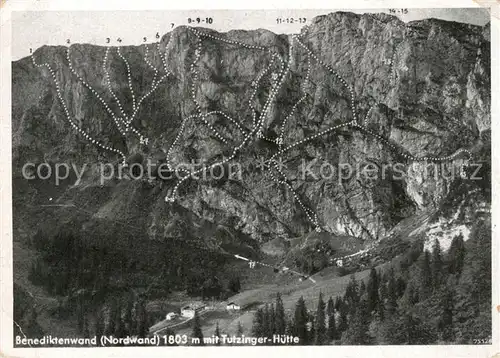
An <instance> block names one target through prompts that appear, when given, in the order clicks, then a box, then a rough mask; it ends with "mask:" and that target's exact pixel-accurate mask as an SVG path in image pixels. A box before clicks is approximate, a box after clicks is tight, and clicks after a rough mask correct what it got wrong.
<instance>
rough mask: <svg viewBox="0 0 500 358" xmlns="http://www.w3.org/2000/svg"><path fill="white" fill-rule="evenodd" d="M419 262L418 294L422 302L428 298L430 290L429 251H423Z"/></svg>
mask: <svg viewBox="0 0 500 358" xmlns="http://www.w3.org/2000/svg"><path fill="white" fill-rule="evenodd" d="M419 261H420V262H419V267H420V277H419V284H420V285H419V293H420V296H421V298H422V300H425V299H427V298H428V297H429V295H430V292H431V288H432V272H431V259H430V254H429V251H427V250H425V251H424V253H423V254H422V255H421V258H420V259H419Z"/></svg>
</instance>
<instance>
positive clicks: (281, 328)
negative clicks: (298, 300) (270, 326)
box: [275, 292, 286, 334]
mask: <svg viewBox="0 0 500 358" xmlns="http://www.w3.org/2000/svg"><path fill="white" fill-rule="evenodd" d="M275 311H276V312H275V313H276V319H275V326H276V334H284V333H285V329H286V317H285V308H284V307H283V301H282V300H281V295H280V293H279V292H278V294H277V295H276V310H275Z"/></svg>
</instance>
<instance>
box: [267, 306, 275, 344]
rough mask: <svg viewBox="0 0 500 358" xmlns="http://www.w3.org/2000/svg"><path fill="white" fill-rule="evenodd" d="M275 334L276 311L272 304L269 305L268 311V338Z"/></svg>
mask: <svg viewBox="0 0 500 358" xmlns="http://www.w3.org/2000/svg"><path fill="white" fill-rule="evenodd" d="M274 333H276V310H275V309H274V303H271V307H270V309H269V337H271V336H272V335H273V334H274Z"/></svg>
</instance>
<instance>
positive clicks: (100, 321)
mask: <svg viewBox="0 0 500 358" xmlns="http://www.w3.org/2000/svg"><path fill="white" fill-rule="evenodd" d="M103 334H104V317H103V316H102V313H101V311H99V312H98V313H97V317H96V320H95V336H96V337H97V342H99V344H100V342H101V337H102V335H103Z"/></svg>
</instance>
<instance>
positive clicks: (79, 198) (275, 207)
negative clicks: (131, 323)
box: [12, 12, 490, 241]
mask: <svg viewBox="0 0 500 358" xmlns="http://www.w3.org/2000/svg"><path fill="white" fill-rule="evenodd" d="M200 33H201V34H202V35H201V36H200ZM241 44H246V46H242V45H241ZM489 48H490V44H489V28H488V27H485V28H482V27H478V26H473V25H466V24H459V23H451V22H445V21H440V20H434V19H432V20H424V21H417V22H411V23H408V24H405V23H403V22H401V21H400V20H398V19H397V18H395V17H391V16H388V15H383V14H378V15H373V14H371V15H355V14H352V13H342V12H337V13H333V14H329V15H325V16H321V17H317V18H316V19H314V20H313V22H312V24H311V25H310V26H308V27H307V28H306V29H304V30H303V31H302V33H301V34H300V36H298V37H297V38H295V37H292V36H288V35H277V34H274V33H271V32H269V31H266V30H257V31H230V32H228V33H222V34H221V33H217V32H214V31H212V30H208V29H202V28H200V29H197V30H194V31H193V30H192V29H188V28H186V27H179V28H176V29H175V30H174V31H172V32H171V33H169V34H166V35H165V36H163V38H162V39H161V41H160V42H159V43H158V45H156V44H150V45H147V46H146V45H142V46H138V47H123V48H121V49H120V51H119V52H118V51H117V48H115V47H111V48H110V49H109V50H107V49H106V48H104V47H98V46H91V45H79V44H78V45H72V46H71V47H70V49H69V57H68V51H67V48H64V47H42V48H40V49H38V50H37V51H35V53H34V55H33V56H34V58H35V61H36V63H37V64H44V63H47V64H49V65H50V67H51V68H52V70H53V71H54V75H55V78H56V80H57V83H58V86H59V89H60V93H61V97H62V100H63V102H64V103H65V105H66V107H67V109H68V113H69V115H70V117H71V120H72V121H73V122H74V123H75V124H76V125H77V126H78V127H79V128H81V129H82V130H84V131H85V132H86V133H88V134H89V136H90V137H91V138H92V139H93V140H94V141H96V142H99V143H101V144H102V146H101V147H100V146H98V145H96V144H95V143H92V140H88V139H86V138H85V137H82V135H81V134H79V133H78V132H77V131H76V130H74V129H73V128H72V126H71V125H70V123H69V121H68V119H67V118H66V115H65V111H64V108H63V106H62V104H61V101H60V100H59V98H58V95H57V86H56V83H55V82H54V80H53V78H52V76H51V74H50V72H49V70H48V69H47V68H46V67H42V68H38V67H36V66H35V65H34V64H33V63H32V59H31V58H25V59H22V60H19V61H17V62H15V63H13V65H12V66H13V67H12V71H13V87H12V95H13V98H12V100H13V104H12V132H13V140H12V143H13V144H12V145H13V161H14V164H13V173H14V205H15V207H16V208H18V209H19V210H21V209H23V208H25V207H28V205H33V204H38V203H40V202H41V201H42V200H45V199H46V198H45V197H41V196H40V194H39V193H41V192H42V190H41V189H40V187H37V186H36V185H39V184H40V183H39V182H38V181H37V184H36V185H34V184H33V182H28V183H26V182H23V181H24V179H22V178H21V169H22V166H23V165H24V164H25V163H26V162H33V163H41V162H49V163H56V162H59V163H74V164H75V165H77V166H79V167H81V166H82V165H84V164H86V165H87V167H86V171H85V173H86V175H85V176H84V177H83V179H82V180H81V181H80V182H79V183H78V185H72V184H73V183H74V180H73V181H71V182H68V183H66V184H65V185H59V186H54V185H52V186H50V185H49V184H47V183H42V184H40V185H42V186H43V185H49V187H50V192H51V193H53V195H54V197H55V198H57V200H59V201H61V202H67V201H71V202H74V203H75V202H83V201H84V200H83V198H84V197H85V198H92V206H89V207H88V208H89V209H88V210H93V212H95V213H96V214H95V215H97V217H99V218H101V219H102V218H105V219H110V220H122V221H127V222H129V223H131V222H132V223H133V224H134V225H135V226H138V227H141V228H143V230H144V232H146V233H147V235H148V236H149V237H151V238H161V237H169V236H175V235H177V233H178V232H177V231H176V230H179V226H178V225H176V224H175V223H176V222H178V221H184V222H188V223H192V226H193V227H195V226H196V225H198V223H199V222H207V223H212V224H215V225H224V226H227V227H229V228H230V229H231V230H233V231H234V233H236V234H238V235H239V234H241V235H245V237H247V236H248V237H251V238H252V239H254V240H258V241H268V240H270V239H273V238H275V237H277V236H283V237H285V238H290V237H297V236H301V235H305V234H307V233H308V232H310V231H312V230H314V229H315V227H316V226H319V227H321V229H322V230H324V231H327V232H330V233H332V234H339V235H340V234H342V235H344V234H346V235H351V236H356V237H359V238H363V239H370V240H377V239H380V238H382V237H384V236H385V235H386V234H387V233H389V232H390V230H391V229H392V228H393V227H394V226H395V225H397V224H398V222H400V221H401V220H403V219H405V218H408V217H410V216H412V215H416V214H418V213H419V212H422V211H425V210H430V209H434V208H437V207H439V205H440V203H441V201H442V200H443V198H445V197H446V196H447V195H448V193H449V190H450V185H451V183H452V181H453V179H450V178H444V176H440V175H435V174H436V172H435V171H436V170H438V169H436V168H435V167H434V168H431V169H429V170H428V172H427V173H425V172H424V167H425V165H426V162H418V161H415V160H412V159H409V158H410V157H411V158H415V157H417V158H423V157H432V158H443V157H448V156H449V157H450V160H448V161H447V163H449V164H448V166H447V170H458V169H457V168H459V167H460V162H459V161H460V160H461V159H467V158H468V155H467V154H466V153H465V152H463V151H462V152H459V151H460V150H463V149H467V150H469V151H470V152H471V153H472V155H473V156H475V157H476V158H482V159H484V158H485V155H486V154H484V153H487V152H489V142H488V141H487V140H484V137H485V135H484V133H487V132H489V130H490V115H489V113H490V94H489V88H490V64H489ZM106 54H107V56H106ZM122 57H123V58H124V59H126V61H124V60H123V58H122ZM68 58H69V60H70V61H71V66H72V68H73V69H74V71H75V72H76V73H77V74H78V76H79V77H80V78H81V79H83V80H84V81H85V83H84V82H83V81H82V80H80V79H79V78H78V77H77V76H76V75H75V73H73V72H72V70H71V67H70V65H69V62H68ZM105 58H106V59H107V61H106V62H104V59H105ZM145 58H146V60H147V61H146V60H145ZM127 68H129V69H130V72H128V70H127ZM128 73H130V75H128ZM108 74H109V76H108ZM283 76H284V77H283ZM162 77H163V78H162ZM282 77H283V78H282ZM160 79H161V82H159V80H160ZM86 84H87V85H88V86H86ZM89 86H90V87H92V89H93V91H92V90H89V88H88V87H89ZM131 88H132V91H133V93H132V91H131ZM275 89H276V94H275V95H274V92H273V91H274V90H275ZM351 91H352V92H351ZM351 93H352V95H353V98H354V102H353V103H352V102H351ZM97 95H98V96H99V97H98V96H97ZM99 98H100V99H99ZM117 99H118V100H119V102H120V105H118V102H117ZM103 103H107V106H108V109H107V108H106V106H104V105H103ZM134 103H135V104H134ZM134 106H135V107H134ZM352 106H354V111H353V108H352ZM134 108H136V109H137V110H136V114H135V115H133V113H134V111H135V110H134ZM198 111H201V112H202V113H208V114H207V115H205V116H196V115H197V114H198ZM110 112H113V113H114V114H115V116H114V117H115V118H113V116H111V115H110ZM264 114H265V115H264ZM132 117H133V118H132ZM127 118H129V119H130V118H132V121H131V122H130V126H131V128H132V127H133V128H134V130H135V131H136V132H134V130H129V131H128V132H126V133H125V135H122V134H121V133H120V130H119V126H120V125H117V121H118V122H119V123H120V121H124V120H125V121H127ZM353 120H355V121H357V123H358V124H360V125H362V126H363V128H360V127H357V126H353V125H350V126H345V125H344V126H341V127H339V128H338V129H335V130H330V129H331V128H332V127H334V126H337V125H340V124H345V123H347V122H351V121H353ZM259 121H262V127H261V128H262V129H261V130H254V129H255V128H256V127H255V126H254V125H255V123H258V122H259ZM325 130H326V131H328V132H327V133H325V134H324V135H320V136H318V137H317V138H314V139H311V137H312V136H314V135H315V134H317V133H320V132H322V131H325ZM259 133H260V134H261V136H259ZM281 135H282V136H281ZM141 136H142V137H143V139H144V138H147V139H148V141H147V143H144V141H143V142H142V143H141ZM377 136H379V137H377ZM266 138H267V139H266ZM277 138H282V140H283V142H282V143H283V144H282V148H285V149H286V150H285V151H284V152H283V153H282V154H280V155H276V153H277V152H278V151H279V149H280V148H281V147H280V145H279V144H277V143H274V142H273V141H274V140H275V139H277ZM300 141H303V142H301V143H299V142H300ZM242 143H243V144H244V145H242V146H241V149H238V150H237V153H236V155H234V158H233V157H232V156H233V153H234V148H235V147H238V146H240V145H241V144H242ZM297 143H298V144H297ZM103 146H104V147H112V148H115V149H116V151H120V152H122V153H123V154H124V155H125V156H126V157H127V158H129V164H130V163H131V162H130V160H131V158H133V160H135V161H136V162H140V163H142V164H143V165H144V166H146V163H147V162H148V161H149V162H150V163H152V164H154V165H159V164H161V163H165V162H166V160H167V154H168V155H169V158H170V164H171V165H173V166H175V165H178V164H180V163H184V164H186V163H187V164H189V163H192V162H196V163H198V164H200V163H203V165H206V167H208V166H210V165H211V164H213V163H218V162H221V161H224V160H225V159H224V158H232V160H230V161H229V162H228V163H225V165H226V167H224V168H227V166H229V165H234V166H238V168H239V169H238V170H239V173H238V175H240V177H237V178H234V177H224V178H222V179H214V178H212V179H210V178H203V175H202V174H203V173H201V174H200V175H199V176H200V177H201V178H200V179H198V180H195V179H188V180H185V181H183V182H182V183H181V184H180V185H179V186H178V191H177V199H176V202H175V204H171V203H166V202H165V197H166V196H169V195H172V193H173V192H174V188H175V187H176V185H177V183H178V182H179V180H177V179H175V178H172V179H166V180H161V179H158V178H144V179H142V180H135V179H133V178H132V179H130V178H129V179H128V180H127V179H121V180H118V179H116V180H106V181H105V182H104V183H101V182H100V180H99V178H98V176H99V174H100V171H101V167H100V164H99V163H101V162H102V163H114V164H115V169H117V163H119V162H120V161H121V157H120V156H119V155H118V154H117V152H116V151H110V150H105V149H103ZM288 146H292V147H291V148H288ZM287 148H288V149H287ZM273 155H275V157H276V158H277V159H278V158H281V160H282V162H283V166H282V168H281V171H282V174H284V175H285V176H286V182H287V183H288V184H283V183H277V182H276V181H275V180H273V178H275V179H276V178H277V179H278V180H280V181H283V180H284V178H285V177H284V176H283V175H281V173H279V172H277V171H276V170H275V169H272V170H271V172H269V171H268V170H267V169H266V168H265V167H263V166H262V165H259V162H260V161H263V162H265V161H266V160H269V159H270V158H272V157H273ZM418 163H420V164H418ZM436 163H438V164H440V163H443V162H442V161H440V160H437V161H436ZM261 164H262V163H261ZM427 164H429V163H427ZM267 165H271V166H272V164H271V163H269V162H267ZM368 167H373V168H375V171H376V172H377V175H375V178H373V177H370V176H369V175H366V174H365V171H366V170H367V168H368ZM339 168H343V169H339ZM348 168H349V169H348ZM129 170H131V169H130V168H129V169H125V170H124V172H125V173H128V174H129V175H130V172H129ZM439 170H441V169H439ZM346 171H350V175H346ZM381 173H383V175H382V174H381ZM125 176H126V174H125ZM21 182H22V183H23V184H21ZM26 184H27V186H26ZM101 184H102V185H101ZM290 188H292V189H293V191H292V190H290ZM27 193H30V195H27ZM104 193H106V194H104ZM23 215H24V214H23ZM23 217H24V216H23ZM25 218H26V220H28V221H29V216H28V215H26V216H25ZM26 225H27V227H33V228H36V223H34V222H31V223H29V222H27V223H26ZM203 234H204V233H203V232H201V233H200V235H203ZM205 234H206V233H205Z"/></svg>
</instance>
